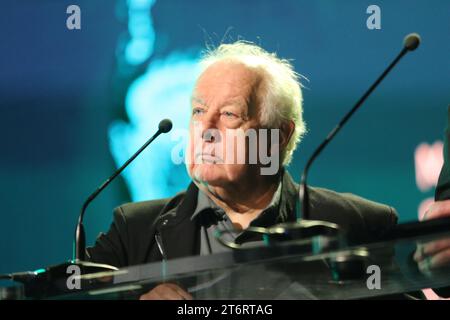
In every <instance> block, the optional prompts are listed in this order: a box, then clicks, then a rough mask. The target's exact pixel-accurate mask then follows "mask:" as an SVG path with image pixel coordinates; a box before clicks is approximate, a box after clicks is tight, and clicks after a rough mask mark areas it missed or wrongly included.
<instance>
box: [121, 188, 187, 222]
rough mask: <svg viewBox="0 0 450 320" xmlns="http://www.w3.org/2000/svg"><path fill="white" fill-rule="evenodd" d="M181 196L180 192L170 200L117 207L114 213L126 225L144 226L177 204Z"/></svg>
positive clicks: (130, 203) (148, 201)
mask: <svg viewBox="0 0 450 320" xmlns="http://www.w3.org/2000/svg"><path fill="white" fill-rule="evenodd" d="M183 196H184V192H181V193H178V194H177V195H176V196H174V197H170V198H163V199H155V200H146V201H138V202H129V203H125V204H122V205H121V206H119V207H117V208H116V209H115V213H116V215H117V214H119V215H121V216H122V219H124V220H125V221H126V222H127V223H131V222H134V223H144V224H146V222H152V221H154V220H155V219H156V218H157V217H158V216H159V215H160V214H161V213H163V212H165V211H167V210H170V209H171V208H172V207H174V206H175V205H176V204H178V202H179V200H181V199H182V197H183Z"/></svg>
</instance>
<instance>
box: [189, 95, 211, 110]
mask: <svg viewBox="0 0 450 320" xmlns="http://www.w3.org/2000/svg"><path fill="white" fill-rule="evenodd" d="M191 102H197V103H199V104H201V105H202V106H205V107H207V105H206V102H205V101H204V100H203V99H201V98H199V97H197V96H192V97H191Z"/></svg>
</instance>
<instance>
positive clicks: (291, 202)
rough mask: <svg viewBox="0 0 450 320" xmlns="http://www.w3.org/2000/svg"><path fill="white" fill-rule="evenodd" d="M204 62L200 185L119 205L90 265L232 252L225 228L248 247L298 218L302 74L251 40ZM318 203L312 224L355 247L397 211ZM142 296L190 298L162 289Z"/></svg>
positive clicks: (327, 196)
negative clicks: (325, 224)
mask: <svg viewBox="0 0 450 320" xmlns="http://www.w3.org/2000/svg"><path fill="white" fill-rule="evenodd" d="M201 65H202V67H203V72H202V73H201V75H200V77H199V78H198V81H197V83H196V86H195V89H194V92H193V95H192V101H191V102H192V117H191V125H190V139H189V141H190V142H189V147H188V152H187V158H188V159H187V160H188V161H187V169H188V172H189V175H190V177H191V178H192V183H191V184H190V185H189V187H188V189H187V190H186V192H183V193H180V194H178V195H176V196H174V197H173V198H170V199H161V200H152V201H145V202H140V203H130V204H125V205H123V206H121V207H119V208H117V209H116V210H115V217H114V223H113V224H112V226H111V229H110V230H109V232H108V233H107V234H102V235H101V236H100V237H99V238H98V239H97V242H96V244H95V246H94V247H92V248H89V249H88V250H87V251H88V257H89V259H90V260H92V261H95V262H101V263H107V264H110V265H114V266H117V267H124V266H127V265H134V264H141V263H146V262H153V261H159V260H162V259H174V258H180V257H184V256H190V255H205V254H211V253H217V252H219V251H221V250H226V248H223V247H221V246H219V245H218V244H217V242H216V241H215V239H214V237H213V233H214V231H216V230H217V229H219V230H227V231H229V233H227V235H228V236H229V237H230V240H232V241H234V242H235V243H238V244H242V245H245V243H247V242H251V241H258V240H260V238H258V237H256V236H255V234H253V233H251V232H248V231H247V232H246V229H247V228H248V227H249V226H264V227H266V226H270V225H274V224H276V223H280V222H287V221H294V220H295V219H296V214H295V210H296V204H297V202H298V201H297V198H298V186H297V185H296V184H295V183H294V182H293V180H292V178H291V176H290V175H289V173H288V172H287V171H286V170H285V169H284V168H285V166H286V165H287V164H288V163H289V161H290V160H291V158H292V154H293V152H294V150H295V148H296V146H297V144H298V143H299V141H300V139H301V137H302V135H303V133H304V132H305V125H304V122H303V119H302V94H301V86H300V83H299V77H298V75H297V74H296V73H295V72H294V70H293V68H292V66H291V64H290V63H289V62H288V61H286V60H282V59H279V58H278V57H277V56H276V55H275V54H270V53H268V52H266V51H264V50H263V49H261V48H260V47H258V46H255V45H253V44H250V43H246V42H242V41H239V42H236V43H233V44H222V45H220V46H219V47H218V48H216V49H214V50H212V51H209V52H208V53H207V54H206V55H205V56H204V57H203V59H202V60H201ZM239 132H240V133H244V134H243V135H242V134H239ZM249 132H250V133H251V134H249ZM273 133H275V134H273ZM255 136H256V139H253V140H252V139H250V138H251V137H255ZM269 136H270V139H269V138H268V137H269ZM239 137H241V138H242V137H244V140H242V139H239ZM274 137H275V139H274ZM238 140H241V141H238ZM255 147H256V148H255ZM255 150H256V151H255ZM261 150H262V151H266V153H267V154H268V155H269V156H270V159H271V160H272V161H274V162H275V163H276V167H275V170H273V166H272V165H273V163H271V164H270V165H271V166H272V168H271V169H270V170H268V168H267V165H268V163H267V161H263V160H264V159H262V158H263V157H261V155H262V154H263V153H264V152H261ZM255 152H256V154H257V155H260V157H255ZM239 158H240V160H241V161H239ZM255 159H256V160H255ZM265 160H267V158H266V159H265ZM278 164H280V165H278ZM310 203H311V218H312V219H315V220H324V221H330V222H334V223H337V224H338V225H340V226H341V227H342V228H344V229H346V230H347V232H348V240H349V242H350V243H361V242H366V241H372V240H377V239H381V238H382V237H383V234H384V233H385V232H387V231H388V230H389V229H390V228H391V227H392V226H393V225H395V224H396V221H397V215H396V213H395V211H394V209H392V208H391V207H388V206H385V205H382V204H378V203H375V202H372V201H369V200H365V199H362V198H360V197H357V196H354V195H351V194H339V193H336V192H333V191H331V190H326V189H320V188H311V189H310ZM142 298H143V299H189V298H191V296H190V295H189V293H187V292H185V291H184V290H183V289H181V288H180V287H178V286H176V285H175V284H162V285H160V286H157V287H156V288H154V289H153V290H151V291H150V292H149V293H147V294H146V295H144V296H142Z"/></svg>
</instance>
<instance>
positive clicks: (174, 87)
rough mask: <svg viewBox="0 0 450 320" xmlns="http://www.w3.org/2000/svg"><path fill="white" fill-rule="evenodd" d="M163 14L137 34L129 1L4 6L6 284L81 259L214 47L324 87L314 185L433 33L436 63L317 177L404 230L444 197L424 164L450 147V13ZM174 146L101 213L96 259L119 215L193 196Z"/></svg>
mask: <svg viewBox="0 0 450 320" xmlns="http://www.w3.org/2000/svg"><path fill="white" fill-rule="evenodd" d="M138 2H139V1H135V3H138ZM141 2H142V3H145V2H148V1H141ZM131 3H133V1H129V5H130V4H131ZM148 3H149V4H148V10H144V11H145V12H146V16H147V19H144V20H142V19H141V20H134V22H133V21H131V20H130V16H131V11H130V10H128V9H129V8H127V2H125V1H112V0H95V1H92V0H89V1H88V0H78V1H50V0H42V1H32V0H20V1H15V0H14V1H13V0H3V1H2V2H1V4H0V43H1V45H0V115H1V117H0V119H1V120H0V121H1V126H0V128H1V129H0V130H1V135H0V136H1V148H0V154H1V156H0V203H1V205H2V206H1V208H2V210H1V213H0V218H1V219H0V273H4V272H10V271H19V270H30V269H35V268H39V267H42V266H45V265H49V264H56V263H60V262H62V261H65V260H67V259H69V258H71V254H72V238H73V233H74V227H75V223H76V219H77V216H78V213H79V208H80V206H81V204H82V202H83V200H84V199H85V197H86V196H87V195H88V194H89V193H90V192H92V191H93V190H94V189H95V188H96V187H97V185H99V184H100V183H101V182H102V181H103V180H104V179H106V178H107V177H108V176H109V175H110V174H111V172H112V171H113V170H114V169H115V168H116V167H117V165H118V164H119V163H122V162H123V161H122V160H123V159H124V158H126V157H127V156H128V155H129V154H131V153H132V152H133V151H134V150H136V149H137V147H138V146H139V145H140V144H141V143H142V142H143V141H144V140H145V139H146V138H147V137H148V136H150V135H151V134H152V132H153V131H154V129H155V128H156V126H157V123H158V121H159V120H160V119H161V118H163V117H169V118H172V119H173V120H174V124H175V127H176V128H185V127H186V124H187V115H188V111H187V107H188V104H189V101H187V100H183V99H184V98H185V97H187V94H188V92H189V88H190V86H191V85H192V81H193V79H194V78H195V70H194V69H195V67H194V66H195V61H196V58H197V57H198V54H199V52H200V50H202V48H204V46H205V42H207V43H212V44H218V43H220V42H221V41H222V40H225V41H231V40H236V39H238V38H243V39H246V40H249V41H254V42H256V43H259V44H261V45H262V46H263V47H264V48H265V49H267V50H269V51H276V52H277V53H278V54H279V55H280V56H281V57H284V58H289V59H294V61H293V64H294V66H295V68H296V70H297V71H298V72H299V73H301V74H302V75H304V76H306V77H307V78H308V79H309V81H303V84H304V85H305V88H304V90H303V95H304V117H305V119H306V122H307V126H308V130H309V132H308V134H307V135H306V137H305V139H304V141H303V142H302V143H301V145H300V146H299V148H298V150H297V151H296V153H295V157H294V160H293V163H292V165H291V166H290V172H291V173H292V174H293V176H294V178H295V179H296V180H297V181H298V180H299V176H300V171H301V170H302V168H303V166H304V164H305V161H306V159H307V157H308V156H309V155H310V154H311V152H312V150H313V149H314V147H315V146H316V145H317V144H318V143H319V142H320V141H321V140H322V139H323V138H324V137H325V135H326V134H327V133H328V131H329V130H330V129H331V128H332V127H333V126H334V124H335V123H336V122H337V121H338V120H339V119H340V117H341V116H342V115H343V113H344V112H346V111H347V110H349V108H350V107H351V106H352V105H353V104H354V103H355V102H356V100H357V99H358V98H359V97H360V95H361V94H362V93H363V91H364V90H366V89H367V88H368V87H369V85H370V84H371V83H372V82H373V81H374V80H375V78H376V77H377V76H378V75H379V74H380V73H381V72H382V71H383V70H384V68H385V67H386V66H387V65H388V63H389V62H390V61H391V59H393V58H394V57H395V56H396V54H397V53H398V52H399V51H400V49H401V46H402V41H403V37H404V36H405V35H406V34H408V33H410V32H418V33H419V34H420V35H421V36H422V40H423V42H422V44H421V46H420V48H419V49H418V50H417V51H415V52H413V53H411V54H409V55H407V56H406V57H405V58H404V59H403V60H402V61H401V62H400V64H399V65H398V66H397V67H396V69H395V70H394V72H392V73H391V74H390V75H389V76H388V77H387V78H386V79H385V81H384V82H383V83H382V84H381V85H380V87H379V88H378V89H377V91H376V92H375V93H374V94H373V95H372V96H371V97H370V98H369V100H368V101H367V102H366V104H365V105H364V106H363V108H362V109H361V110H360V111H358V112H357V113H356V114H355V116H354V118H353V119H352V121H351V122H350V123H349V124H348V126H347V127H345V128H344V130H343V131H342V132H341V133H340V134H339V135H338V136H337V137H336V139H335V141H334V142H333V143H332V144H331V145H330V146H329V148H328V149H327V150H326V151H325V152H324V153H323V154H322V155H321V157H320V158H319V159H318V161H317V162H316V163H315V164H314V166H313V167H312V170H311V174H310V178H309V181H310V183H312V184H313V185H317V186H322V187H327V188H330V189H335V190H337V191H343V192H353V193H356V194H359V195H361V196H364V197H367V198H369V199H372V200H375V201H380V202H383V203H387V204H390V205H392V206H393V207H395V208H396V209H397V210H398V212H399V214H400V219H401V221H408V220H415V219H416V217H417V206H418V204H419V203H420V202H421V201H422V200H423V199H424V198H425V197H428V196H431V195H432V194H433V190H432V189H430V190H428V191H427V192H425V193H424V192H421V191H420V190H418V188H417V186H416V183H415V174H414V150H415V148H416V146H417V145H418V144H419V143H421V142H427V143H433V142H434V141H436V140H439V139H442V137H443V129H444V128H445V125H446V109H447V105H448V104H449V100H450V99H449V92H450V90H449V85H450V64H449V57H450V50H449V49H450V41H449V40H450V39H449V35H450V33H449V31H450V19H449V15H450V2H448V1H436V0H435V1H406V0H405V1H400V0H399V1H376V2H373V1H361V0H359V1H356V0H354V1H345V2H344V1H325V0H322V1H294V0H292V1H289V0H283V1H268V0H266V1H255V0H248V1H207V0H202V1H182V0H176V1H174V0H170V1H156V2H154V3H152V2H151V1H150V2H148ZM70 4H77V5H78V6H79V7H80V8H81V26H82V28H81V30H68V29H67V28H66V19H67V17H68V14H66V8H67V6H68V5H70ZM371 4H377V5H378V6H379V7H380V8H381V30H368V28H367V27H366V19H367V18H368V16H369V15H368V14H367V13H366V8H367V7H368V6H369V5H371ZM139 17H142V12H141V15H140V16H139ZM136 21H137V22H136ZM139 21H140V22H139ZM133 23H134V24H135V25H133ZM133 28H134V29H133ZM132 30H134V31H132ZM133 32H134V36H136V35H138V36H139V37H141V38H143V39H145V41H144V46H143V49H142V50H143V51H140V50H136V49H134V51H133V50H132V48H130V47H129V45H130V43H132V41H133ZM138 49H139V48H138ZM130 50H131V51H130ZM133 54H134V55H133ZM139 79H142V81H141V82H140V81H139ZM145 79H147V82H145ZM155 79H156V80H155ZM143 82H145V83H144V84H143ZM140 84H141V85H140ZM168 88H169V89H168ZM135 94H136V95H137V96H138V98H136V99H137V100H133V97H135ZM174 97H177V99H178V100H177V99H174ZM139 99H140V100H139ZM178 102H180V103H178ZM139 121H141V122H139ZM173 144H174V142H173V141H171V140H170V138H169V137H168V136H167V137H162V138H161V139H160V140H158V141H156V142H155V144H154V145H152V146H151V147H150V148H149V149H148V150H146V152H145V154H143V157H142V158H140V159H138V160H137V161H136V162H135V163H133V164H132V166H131V167H130V168H129V169H127V171H126V172H125V175H124V177H121V178H120V179H118V180H117V181H115V182H114V183H113V184H112V185H111V186H110V187H109V188H108V189H107V190H106V191H105V192H104V193H102V194H101V195H100V196H99V198H98V199H97V200H96V201H95V202H94V203H93V204H92V206H91V207H90V208H89V209H88V213H87V217H86V220H85V224H86V228H87V234H88V243H89V244H92V243H93V242H94V240H95V237H96V235H97V234H98V232H100V231H106V230H107V229H108V227H109V224H110V223H111V218H112V215H111V213H112V209H113V208H114V207H116V206H118V205H120V204H121V203H124V202H127V201H130V200H141V199H144V198H147V199H152V198H155V197H159V196H164V195H170V194H173V193H174V192H176V191H178V190H182V189H183V188H185V187H186V185H187V182H188V180H187V176H186V174H185V172H184V166H183V165H178V166H176V165H173V164H171V163H170V161H168V160H167V159H170V157H169V156H168V154H169V152H170V150H171V147H172V146H173Z"/></svg>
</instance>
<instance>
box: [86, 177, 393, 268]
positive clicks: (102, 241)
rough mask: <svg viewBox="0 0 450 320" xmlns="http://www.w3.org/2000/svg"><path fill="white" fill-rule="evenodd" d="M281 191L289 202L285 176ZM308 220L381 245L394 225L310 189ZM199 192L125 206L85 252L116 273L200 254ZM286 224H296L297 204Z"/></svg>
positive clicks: (365, 208)
mask: <svg viewBox="0 0 450 320" xmlns="http://www.w3.org/2000/svg"><path fill="white" fill-rule="evenodd" d="M283 188H286V190H287V191H286V192H288V193H289V194H290V198H291V199H296V197H297V195H298V185H297V184H295V183H294V182H293V180H292V178H291V177H290V175H289V174H288V173H286V174H285V175H284V177H283ZM309 190H310V204H311V212H310V218H311V219H314V220H323V221H329V222H333V223H336V224H338V225H340V226H341V228H344V229H345V230H346V231H347V232H348V240H349V242H350V243H353V244H356V243H364V242H368V241H374V240H377V239H380V238H381V237H382V236H383V234H384V233H385V232H387V231H389V229H390V228H391V227H392V226H394V225H395V224H396V223H397V214H396V212H395V211H394V209H393V208H391V207H389V206H386V205H383V204H379V203H375V202H372V201H369V200H366V199H363V198H361V197H358V196H355V195H352V194H348V193H345V194H344V193H337V192H334V191H331V190H327V189H322V188H310V189H309ZM197 193H198V189H197V187H196V186H195V184H193V183H191V184H190V186H189V187H188V189H187V190H186V192H182V193H180V194H178V195H176V196H175V197H173V198H168V199H161V200H152V201H143V202H136V203H128V204H125V205H122V206H120V207H118V208H117V209H115V211H114V221H113V223H112V225H111V227H110V230H109V231H108V232H107V233H106V234H100V236H99V237H98V238H97V241H96V243H95V245H94V246H93V247H91V248H88V249H87V255H88V259H89V260H91V261H93V262H98V263H106V264H109V265H113V266H116V267H124V266H129V265H136V264H143V263H148V262H154V261H160V260H162V259H163V258H165V259H174V258H181V257H185V256H190V255H198V254H199V253H200V224H199V221H198V220H195V219H194V220H191V219H190V218H191V216H192V214H193V212H194V210H195V208H196V202H197ZM287 205H288V206H290V208H291V209H292V210H289V211H290V215H289V216H287V217H286V220H285V221H294V220H295V203H288V204H287Z"/></svg>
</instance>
